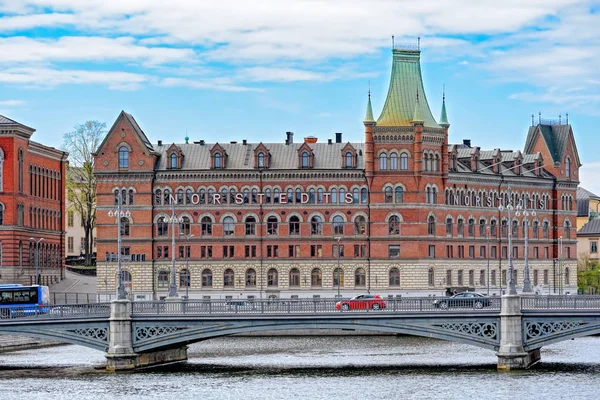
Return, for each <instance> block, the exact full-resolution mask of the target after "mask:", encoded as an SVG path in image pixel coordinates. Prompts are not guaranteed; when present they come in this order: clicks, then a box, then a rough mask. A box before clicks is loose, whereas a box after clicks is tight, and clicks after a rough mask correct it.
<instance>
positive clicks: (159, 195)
mask: <svg viewBox="0 0 600 400" xmlns="http://www.w3.org/2000/svg"><path fill="white" fill-rule="evenodd" d="M117 201H118V200H117V196H115V204H117ZM154 204H156V205H160V204H162V190H160V189H156V192H154Z"/></svg>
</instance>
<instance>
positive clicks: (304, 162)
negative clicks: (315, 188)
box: [302, 151, 310, 168]
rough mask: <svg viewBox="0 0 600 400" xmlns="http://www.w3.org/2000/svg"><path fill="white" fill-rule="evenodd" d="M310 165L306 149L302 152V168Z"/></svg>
mask: <svg viewBox="0 0 600 400" xmlns="http://www.w3.org/2000/svg"><path fill="white" fill-rule="evenodd" d="M309 166H310V155H309V154H308V151H303V152H302V168H308V167H309Z"/></svg>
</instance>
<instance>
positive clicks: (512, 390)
mask: <svg viewBox="0 0 600 400" xmlns="http://www.w3.org/2000/svg"><path fill="white" fill-rule="evenodd" d="M599 345H600V338H591V337H590V338H582V339H577V340H574V341H567V342H563V343H558V344H555V345H552V346H548V347H547V348H544V349H542V362H541V363H539V364H538V365H536V366H535V367H533V368H532V369H530V370H528V371H519V372H511V373H499V372H497V371H496V356H495V354H494V353H493V352H492V351H489V350H484V349H479V348H476V347H472V346H466V345H462V344H457V343H452V342H444V341H439V340H433V339H424V338H416V337H408V336H401V337H396V336H348V337H339V336H327V337H264V338H262V337H249V338H239V337H238V338H232V337H230V338H220V339H213V340H208V341H205V342H202V343H197V344H194V345H192V346H190V349H189V351H188V354H189V358H190V359H189V362H187V363H180V364H172V365H168V366H163V367H160V368H152V369H146V370H144V371H139V372H135V373H122V374H109V373H106V372H104V370H103V369H102V366H103V364H104V354H103V353H101V352H98V351H94V350H91V349H87V348H83V347H78V346H61V347H54V348H44V349H39V350H28V351H22V352H16V353H6V354H0V390H1V391H2V393H7V392H10V394H11V397H19V396H26V397H27V399H42V398H43V399H48V398H56V397H59V396H60V397H62V396H61V394H68V395H69V397H73V398H75V399H78V400H79V399H97V398H117V399H120V398H123V399H124V398H128V399H131V398H135V399H138V398H139V399H142V398H143V399H159V398H160V399H165V398H167V399H170V398H179V399H190V398H204V399H239V398H247V397H251V398H252V399H293V398H310V399H361V400H364V399H365V398H379V399H393V398H402V399H413V398H415V399H416V398H418V399H438V398H440V397H444V398H446V397H448V398H453V399H462V398H486V399H496V398H506V397H510V398H515V399H520V398H535V399H545V398H555V399H565V398H566V399H569V398H575V397H577V398H580V397H583V398H588V397H589V398H592V396H593V397H594V398H595V397H596V393H597V389H596V388H597V387H599V385H600V374H599V373H600V346H599Z"/></svg>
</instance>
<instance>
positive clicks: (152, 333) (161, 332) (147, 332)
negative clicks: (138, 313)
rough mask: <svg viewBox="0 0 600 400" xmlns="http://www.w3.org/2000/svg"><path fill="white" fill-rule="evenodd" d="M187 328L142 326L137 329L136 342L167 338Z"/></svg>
mask: <svg viewBox="0 0 600 400" xmlns="http://www.w3.org/2000/svg"><path fill="white" fill-rule="evenodd" d="M182 329H185V328H181V327H177V326H141V327H136V328H135V341H136V342H137V341H140V340H146V339H150V338H153V337H158V336H165V335H169V334H171V333H174V332H177V331H179V330H182Z"/></svg>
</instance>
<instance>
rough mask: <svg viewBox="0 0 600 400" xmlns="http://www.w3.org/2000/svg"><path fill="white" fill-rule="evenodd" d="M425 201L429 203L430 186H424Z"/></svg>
mask: <svg viewBox="0 0 600 400" xmlns="http://www.w3.org/2000/svg"><path fill="white" fill-rule="evenodd" d="M425 203H427V204H429V203H431V188H430V187H427V188H425Z"/></svg>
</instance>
